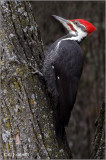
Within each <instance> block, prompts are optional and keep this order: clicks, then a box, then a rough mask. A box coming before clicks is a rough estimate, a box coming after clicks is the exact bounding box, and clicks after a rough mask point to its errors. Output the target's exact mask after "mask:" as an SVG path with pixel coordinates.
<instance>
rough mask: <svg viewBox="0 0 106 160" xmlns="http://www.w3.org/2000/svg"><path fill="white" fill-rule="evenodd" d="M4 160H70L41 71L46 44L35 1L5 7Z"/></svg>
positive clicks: (3, 40)
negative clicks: (33, 6) (58, 135)
mask: <svg viewBox="0 0 106 160" xmlns="http://www.w3.org/2000/svg"><path fill="white" fill-rule="evenodd" d="M1 18H2V20H1V45H2V54H1V68H2V70H1V96H2V98H1V104H2V106H1V122H2V124H1V140H2V148H1V153H2V154H1V159H3V158H4V159H6V158H15V159H16V158H41V159H55V158H57V159H63V158H65V159H68V158H71V156H70V155H71V154H70V150H69V148H68V145H67V141H66V140H65V142H64V144H63V145H62V146H61V148H60V147H59V145H58V143H57V140H56V136H55V127H54V112H53V104H52V101H51V100H50V98H49V96H48V93H47V91H46V88H45V84H44V81H43V80H42V79H41V78H40V77H39V76H38V75H33V74H32V72H33V71H34V70H33V69H32V68H36V69H37V70H39V71H41V69H42V64H43V58H44V53H43V45H42V41H41V38H40V34H39V31H38V27H37V24H36V22H35V20H34V17H33V15H32V9H31V5H30V3H29V2H18V1H15V2H12V1H11V2H9V1H8V2H5V3H2V4H1Z"/></svg>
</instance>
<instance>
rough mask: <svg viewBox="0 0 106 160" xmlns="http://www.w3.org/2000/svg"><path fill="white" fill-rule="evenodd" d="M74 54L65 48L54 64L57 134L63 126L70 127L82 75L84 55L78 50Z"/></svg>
mask: <svg viewBox="0 0 106 160" xmlns="http://www.w3.org/2000/svg"><path fill="white" fill-rule="evenodd" d="M73 52H75V53H72V52H71V51H67V49H66V48H63V49H62V50H61V55H60V56H59V58H57V60H56V62H55V64H54V71H55V77H56V87H57V91H58V95H59V96H58V105H57V120H56V121H57V127H56V128H57V130H58V131H57V132H60V130H62V129H61V128H59V127H62V126H61V125H63V127H64V126H66V125H68V122H69V118H70V113H71V110H72V108H73V106H74V103H75V100H76V94H77V90H78V81H79V79H80V75H81V73H82V67H83V58H82V54H81V55H80V54H79V53H77V52H78V51H77V50H76V49H75V50H73ZM64 54H65V56H64ZM74 54H76V55H74ZM61 134H62V133H61ZM60 136H61V135H60Z"/></svg>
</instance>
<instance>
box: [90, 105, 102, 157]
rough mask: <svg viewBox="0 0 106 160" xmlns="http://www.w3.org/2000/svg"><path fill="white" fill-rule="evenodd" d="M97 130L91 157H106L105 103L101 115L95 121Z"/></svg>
mask: <svg viewBox="0 0 106 160" xmlns="http://www.w3.org/2000/svg"><path fill="white" fill-rule="evenodd" d="M95 125H96V132H95V138H94V142H93V151H92V154H91V159H105V104H104V103H103V105H102V107H101V110H100V114H99V117H98V119H97V121H96V123H95Z"/></svg>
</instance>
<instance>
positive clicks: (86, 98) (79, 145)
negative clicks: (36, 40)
mask: <svg viewBox="0 0 106 160" xmlns="http://www.w3.org/2000/svg"><path fill="white" fill-rule="evenodd" d="M32 7H33V12H34V14H35V17H36V21H37V24H38V25H39V29H40V32H41V37H42V39H43V43H44V46H46V47H45V50H46V49H47V48H48V47H49V46H50V44H51V43H53V42H54V41H55V40H57V39H58V38H60V37H61V36H63V35H65V34H66V33H65V30H64V28H63V26H62V25H61V24H59V23H58V22H56V21H55V20H54V19H53V18H52V17H51V15H53V14H54V15H58V16H61V17H63V18H66V19H76V18H80V19H86V20H88V21H90V22H91V23H93V25H94V26H95V27H96V28H97V31H96V32H94V33H93V34H92V35H91V36H90V37H89V38H88V39H86V40H85V41H84V42H83V43H82V44H81V47H82V50H83V53H84V57H85V64H84V69H83V74H82V77H81V80H80V85H79V91H78V95H77V102H76V103H75V106H74V109H73V112H72V116H71V120H70V123H69V126H68V128H67V138H68V141H69V145H70V147H71V150H72V152H73V157H74V158H89V156H90V153H91V151H92V140H93V136H94V132H95V124H94V122H95V120H96V118H97V116H98V114H99V111H100V106H101V105H102V102H103V100H104V63H105V62H104V59H105V23H104V22H105V20H104V18H105V1H94V2H93V1H87V2H85V1H78V2H77V1H69V2H62V1H61V2H55V1H54V2H53V1H51V2H50V1H49V2H37V1H36V2H32Z"/></svg>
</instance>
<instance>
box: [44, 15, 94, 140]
mask: <svg viewBox="0 0 106 160" xmlns="http://www.w3.org/2000/svg"><path fill="white" fill-rule="evenodd" d="M53 17H54V18H56V19H57V20H58V21H59V22H61V23H62V24H63V26H64V27H65V28H66V29H67V30H68V31H69V33H68V34H67V35H65V36H63V37H62V38H60V39H58V40H57V41H56V42H54V43H53V44H52V45H51V46H50V48H49V49H48V52H47V54H46V57H45V61H44V68H43V75H44V78H45V80H46V82H47V86H48V90H49V92H50V93H51V94H52V96H53V99H54V104H55V106H56V134H57V137H58V138H59V139H61V140H63V137H64V135H65V128H64V127H65V126H67V125H68V122H69V118H70V114H71V111H72V109H73V106H74V103H75V100H76V94H77V90H78V83H79V79H80V76H81V73H82V69H83V54H82V50H81V48H80V45H79V44H80V42H82V40H83V39H84V38H86V37H87V36H88V35H90V34H91V33H92V32H93V31H95V30H96V28H95V27H94V26H93V25H92V24H91V23H90V22H88V21H86V20H84V19H74V20H66V19H63V18H61V17H58V16H55V15H53Z"/></svg>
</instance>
